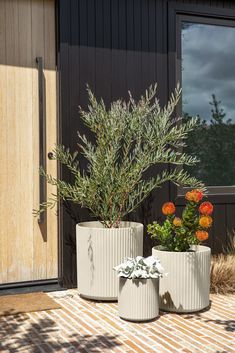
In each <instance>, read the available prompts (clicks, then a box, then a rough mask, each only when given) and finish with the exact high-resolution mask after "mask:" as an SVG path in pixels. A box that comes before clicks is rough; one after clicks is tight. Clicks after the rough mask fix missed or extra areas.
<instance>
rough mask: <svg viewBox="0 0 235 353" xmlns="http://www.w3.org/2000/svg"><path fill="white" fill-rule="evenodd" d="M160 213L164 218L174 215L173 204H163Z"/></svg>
mask: <svg viewBox="0 0 235 353" xmlns="http://www.w3.org/2000/svg"><path fill="white" fill-rule="evenodd" d="M162 213H163V214H164V215H165V216H170V215H173V214H174V213H175V205H174V204H173V202H166V203H164V205H163V206H162Z"/></svg>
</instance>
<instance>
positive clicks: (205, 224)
mask: <svg viewBox="0 0 235 353" xmlns="http://www.w3.org/2000/svg"><path fill="white" fill-rule="evenodd" d="M199 224H200V226H201V227H202V228H210V227H211V225H212V218H211V216H207V215H203V216H201V217H200V218H199Z"/></svg>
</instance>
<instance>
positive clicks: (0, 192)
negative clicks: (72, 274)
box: [0, 0, 58, 284]
mask: <svg viewBox="0 0 235 353" xmlns="http://www.w3.org/2000/svg"><path fill="white" fill-rule="evenodd" d="M55 53H56V49H55V4H54V1H52V0H44V1H43V0H0V165H1V167H0V284H3V283H12V282H21V281H33V280H41V279H51V278H57V277H58V255H57V253H58V250H57V249H58V239H57V216H56V214H55V210H48V211H47V214H46V220H45V222H44V223H43V224H42V225H39V224H38V221H37V218H35V217H34V216H33V209H36V208H38V205H39V173H38V170H39V102H38V99H39V97H38V70H37V64H36V57H39V56H40V57H42V58H43V65H44V78H45V92H46V94H45V97H46V99H45V111H46V147H47V152H49V151H50V150H51V149H53V147H54V145H55V144H56V136H57V131H56V129H57V125H56V115H57V111H56V56H55ZM47 171H48V172H49V173H52V174H53V175H55V176H56V172H57V166H56V162H55V161H51V160H47ZM51 191H52V188H51V187H50V186H47V193H48V194H50V193H51ZM53 192H55V190H53Z"/></svg>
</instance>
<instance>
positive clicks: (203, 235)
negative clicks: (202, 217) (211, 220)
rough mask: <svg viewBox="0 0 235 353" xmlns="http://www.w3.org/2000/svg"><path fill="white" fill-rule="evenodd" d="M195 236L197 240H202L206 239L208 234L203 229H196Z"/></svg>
mask: <svg viewBox="0 0 235 353" xmlns="http://www.w3.org/2000/svg"><path fill="white" fill-rule="evenodd" d="M196 237H197V239H198V240H199V241H204V240H206V239H208V237H209V234H208V232H206V231H205V230H197V231H196Z"/></svg>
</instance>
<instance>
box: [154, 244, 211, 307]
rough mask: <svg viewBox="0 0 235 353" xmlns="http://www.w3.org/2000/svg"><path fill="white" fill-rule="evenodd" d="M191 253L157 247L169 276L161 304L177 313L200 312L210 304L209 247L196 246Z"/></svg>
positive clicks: (161, 292) (162, 285) (163, 284)
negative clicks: (162, 249)
mask: <svg viewBox="0 0 235 353" xmlns="http://www.w3.org/2000/svg"><path fill="white" fill-rule="evenodd" d="M191 249H192V250H194V251H190V252H168V251H160V250H158V249H157V248H153V252H152V253H153V256H155V257H157V258H159V259H160V261H161V263H162V266H163V267H164V269H165V271H166V273H167V276H164V277H163V278H161V281H160V288H159V295H160V299H159V300H160V302H159V307H160V309H162V310H166V311H174V312H193V311H199V310H202V309H204V308H206V307H207V306H209V293H210V255H211V249H210V248H208V247H207V246H201V245H198V246H192V247H191Z"/></svg>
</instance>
